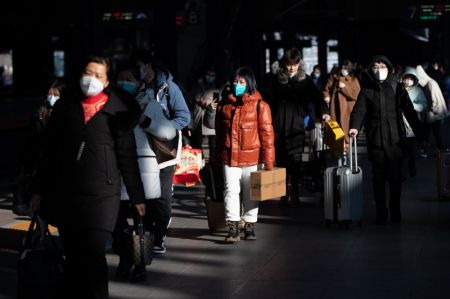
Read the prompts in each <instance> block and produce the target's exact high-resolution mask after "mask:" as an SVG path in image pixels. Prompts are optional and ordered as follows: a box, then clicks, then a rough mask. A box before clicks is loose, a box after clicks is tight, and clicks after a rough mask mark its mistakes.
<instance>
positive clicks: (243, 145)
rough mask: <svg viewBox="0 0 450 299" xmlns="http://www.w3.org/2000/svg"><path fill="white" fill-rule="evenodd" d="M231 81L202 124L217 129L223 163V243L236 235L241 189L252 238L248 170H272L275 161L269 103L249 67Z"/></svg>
mask: <svg viewBox="0 0 450 299" xmlns="http://www.w3.org/2000/svg"><path fill="white" fill-rule="evenodd" d="M230 81H231V82H232V84H231V85H230V86H227V87H225V89H224V90H223V92H222V101H221V102H220V103H216V102H213V103H212V104H211V105H209V106H208V109H207V112H206V120H205V123H206V125H207V126H208V127H210V128H215V129H216V143H217V144H216V160H217V162H218V163H220V164H223V168H224V179H225V182H224V183H225V184H224V185H225V190H224V201H225V220H226V221H227V223H228V227H229V232H228V236H227V237H226V238H225V242H226V243H236V242H238V241H239V240H240V237H239V221H240V220H241V213H240V208H241V204H240V193H241V190H242V197H243V208H244V211H243V212H244V221H245V229H244V232H245V239H246V240H255V239H256V237H255V229H254V227H255V223H256V222H257V218H258V202H257V201H252V200H250V173H251V172H254V171H256V170H257V169H258V164H261V163H264V168H265V169H269V170H270V169H272V168H273V164H274V161H275V148H274V134H273V127H272V116H271V112H270V107H269V105H268V104H267V103H266V102H265V101H264V100H263V99H262V97H261V95H260V93H259V92H258V91H257V90H256V81H255V77H254V75H253V72H252V70H251V69H250V68H247V67H242V68H239V69H237V70H236V72H235V74H234V76H233V77H232V79H231V80H230Z"/></svg>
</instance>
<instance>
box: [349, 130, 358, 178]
mask: <svg viewBox="0 0 450 299" xmlns="http://www.w3.org/2000/svg"><path fill="white" fill-rule="evenodd" d="M353 155H355V159H353ZM350 169H351V170H352V173H358V172H359V168H358V144H357V142H356V137H355V136H350Z"/></svg>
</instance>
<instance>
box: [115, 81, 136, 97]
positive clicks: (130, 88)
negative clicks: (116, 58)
mask: <svg viewBox="0 0 450 299" xmlns="http://www.w3.org/2000/svg"><path fill="white" fill-rule="evenodd" d="M117 85H119V87H121V88H122V89H123V90H126V91H127V92H129V93H130V94H132V95H133V94H135V93H136V90H137V83H136V82H130V81H118V82H117Z"/></svg>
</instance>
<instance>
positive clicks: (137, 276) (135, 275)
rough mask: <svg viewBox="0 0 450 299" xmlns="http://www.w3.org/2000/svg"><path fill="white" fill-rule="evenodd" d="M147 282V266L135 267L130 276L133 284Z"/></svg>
mask: <svg viewBox="0 0 450 299" xmlns="http://www.w3.org/2000/svg"><path fill="white" fill-rule="evenodd" d="M146 280H147V271H146V270H145V265H135V266H134V268H133V270H132V271H131V274H130V281H131V282H142V281H146Z"/></svg>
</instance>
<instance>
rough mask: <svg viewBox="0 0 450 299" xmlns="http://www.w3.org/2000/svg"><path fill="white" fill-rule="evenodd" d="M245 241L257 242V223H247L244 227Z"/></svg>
mask: <svg viewBox="0 0 450 299" xmlns="http://www.w3.org/2000/svg"><path fill="white" fill-rule="evenodd" d="M244 239H245V240H248V241H254V240H256V235H255V223H249V222H247V223H245V227H244Z"/></svg>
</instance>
